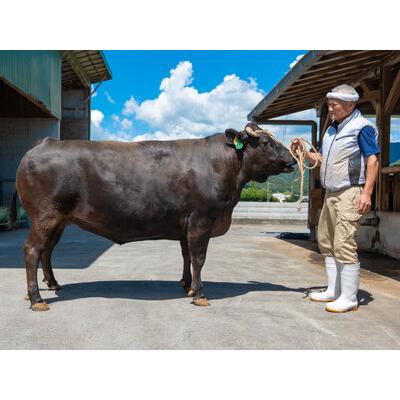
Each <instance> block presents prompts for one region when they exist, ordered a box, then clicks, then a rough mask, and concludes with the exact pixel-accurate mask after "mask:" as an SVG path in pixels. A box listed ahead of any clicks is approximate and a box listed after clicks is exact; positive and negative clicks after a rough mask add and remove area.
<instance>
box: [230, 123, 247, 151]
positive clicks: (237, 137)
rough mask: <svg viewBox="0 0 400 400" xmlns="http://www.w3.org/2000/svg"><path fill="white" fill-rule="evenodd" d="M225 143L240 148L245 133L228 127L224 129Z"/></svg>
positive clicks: (242, 144) (242, 145)
mask: <svg viewBox="0 0 400 400" xmlns="http://www.w3.org/2000/svg"><path fill="white" fill-rule="evenodd" d="M225 136H226V143H227V145H229V146H232V147H235V148H236V150H242V149H243V147H244V142H245V140H246V137H247V135H246V134H244V133H243V132H238V131H237V130H235V129H232V128H229V129H226V130H225Z"/></svg>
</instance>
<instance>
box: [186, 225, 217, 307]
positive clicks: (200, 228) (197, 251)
mask: <svg viewBox="0 0 400 400" xmlns="http://www.w3.org/2000/svg"><path fill="white" fill-rule="evenodd" d="M211 226H212V223H211V221H210V219H209V218H206V217H204V218H201V217H200V218H196V219H195V220H194V221H191V223H190V225H189V229H188V244H189V253H190V259H191V261H192V269H193V276H192V284H191V290H192V291H193V302H192V303H193V304H195V305H197V306H208V300H207V299H206V297H205V296H204V294H203V285H202V283H201V269H202V268H203V265H204V263H205V261H206V254H207V247H208V242H209V240H210V234H211Z"/></svg>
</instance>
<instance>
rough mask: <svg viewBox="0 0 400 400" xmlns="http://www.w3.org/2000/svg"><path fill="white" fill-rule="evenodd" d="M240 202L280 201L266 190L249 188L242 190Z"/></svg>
mask: <svg viewBox="0 0 400 400" xmlns="http://www.w3.org/2000/svg"><path fill="white" fill-rule="evenodd" d="M240 200H242V201H274V202H276V201H278V200H277V199H275V197H273V196H272V194H271V192H269V191H268V190H267V189H265V188H256V187H247V188H244V189H243V190H242V193H241V194H240Z"/></svg>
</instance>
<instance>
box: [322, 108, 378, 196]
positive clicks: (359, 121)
mask: <svg viewBox="0 0 400 400" xmlns="http://www.w3.org/2000/svg"><path fill="white" fill-rule="evenodd" d="M366 125H369V126H371V127H372V128H373V129H374V131H375V137H376V140H378V130H377V128H376V126H375V125H374V124H373V123H372V122H370V121H368V120H367V119H366V118H364V117H363V116H362V115H361V113H360V111H359V110H354V111H353V112H352V113H351V114H350V115H349V116H348V117H347V118H346V119H345V120H344V121H343V122H342V123H341V124H339V125H338V126H337V128H335V126H333V125H331V126H330V127H329V128H328V129H327V131H326V132H325V135H324V139H323V141H322V164H321V183H322V186H323V187H324V188H325V189H327V190H328V191H330V192H336V191H338V190H342V189H346V188H348V187H350V186H353V185H363V184H364V183H365V160H364V156H363V155H362V153H361V150H360V147H359V145H358V135H359V133H360V130H361V129H362V128H363V127H364V126H366Z"/></svg>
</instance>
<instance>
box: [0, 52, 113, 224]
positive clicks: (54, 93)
mask: <svg viewBox="0 0 400 400" xmlns="http://www.w3.org/2000/svg"><path fill="white" fill-rule="evenodd" d="M109 79H111V71H110V68H109V66H108V64H107V61H106V59H105V57H104V54H103V53H102V52H101V51H98V50H79V51H75V50H68V51H61V50H60V51H58V50H53V51H34V50H32V51H0V225H1V224H3V225H4V224H5V223H6V221H7V209H8V204H9V202H10V197H11V195H12V192H13V190H14V183H15V172H16V169H17V167H18V164H19V161H20V159H21V157H22V156H23V154H24V153H25V152H26V151H27V150H29V149H30V148H31V147H32V146H33V145H34V144H35V143H36V142H37V141H38V140H39V139H41V138H44V137H46V136H50V137H53V138H56V139H90V99H91V95H92V92H93V91H94V90H95V89H96V87H97V85H99V84H100V83H101V82H103V81H106V80H109ZM94 84H96V86H94V88H93V85H94ZM20 211H21V213H23V210H20ZM20 216H21V215H20Z"/></svg>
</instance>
